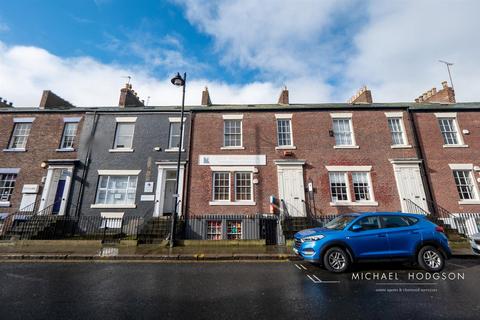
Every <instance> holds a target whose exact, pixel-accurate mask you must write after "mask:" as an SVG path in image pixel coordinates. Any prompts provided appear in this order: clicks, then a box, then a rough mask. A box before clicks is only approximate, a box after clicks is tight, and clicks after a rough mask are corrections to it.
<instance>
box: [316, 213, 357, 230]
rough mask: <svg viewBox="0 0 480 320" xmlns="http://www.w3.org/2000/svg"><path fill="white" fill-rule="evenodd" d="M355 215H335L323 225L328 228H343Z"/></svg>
mask: <svg viewBox="0 0 480 320" xmlns="http://www.w3.org/2000/svg"><path fill="white" fill-rule="evenodd" d="M355 218H356V216H349V215H343V216H340V217H336V218H335V219H333V220H332V221H330V222H328V223H327V224H325V225H324V226H323V227H324V228H327V229H330V230H343V229H345V227H346V226H347V225H348V224H349V223H350V222H351V221H352V220H353V219H355Z"/></svg>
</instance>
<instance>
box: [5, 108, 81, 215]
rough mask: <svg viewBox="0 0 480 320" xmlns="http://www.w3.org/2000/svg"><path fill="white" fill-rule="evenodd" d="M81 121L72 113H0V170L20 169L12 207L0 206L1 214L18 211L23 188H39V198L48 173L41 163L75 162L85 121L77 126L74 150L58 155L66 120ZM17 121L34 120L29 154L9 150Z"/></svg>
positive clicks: (28, 146)
mask: <svg viewBox="0 0 480 320" xmlns="http://www.w3.org/2000/svg"><path fill="white" fill-rule="evenodd" d="M66 117H77V118H81V117H82V114H81V113H71V112H65V111H60V112H52V111H51V110H50V111H45V112H42V111H37V112H31V113H28V112H8V113H7V112H1V113H0V168H19V169H20V171H19V173H18V175H17V178H16V181H15V188H14V191H13V194H12V196H11V199H10V206H9V207H0V212H1V213H11V212H14V211H17V210H18V209H19V206H20V202H21V199H22V187H23V186H24V185H25V184H37V185H39V186H40V190H39V192H38V195H39V196H40V195H41V193H42V186H43V181H42V178H43V177H45V176H46V174H47V167H45V168H42V167H41V165H42V162H46V163H47V162H48V161H49V160H53V159H71V160H73V159H76V158H77V152H76V150H77V147H78V141H79V135H80V131H81V127H82V121H80V122H79V123H78V127H77V134H76V140H75V142H74V148H75V151H71V152H58V151H56V150H57V149H58V148H59V146H60V141H61V139H62V134H63V129H64V125H65V122H64V118H66ZM14 118H34V120H33V123H32V126H31V131H30V134H29V137H28V140H27V144H26V148H25V149H26V151H24V152H12V151H7V150H6V149H8V146H9V141H10V138H11V135H12V131H13V128H14Z"/></svg>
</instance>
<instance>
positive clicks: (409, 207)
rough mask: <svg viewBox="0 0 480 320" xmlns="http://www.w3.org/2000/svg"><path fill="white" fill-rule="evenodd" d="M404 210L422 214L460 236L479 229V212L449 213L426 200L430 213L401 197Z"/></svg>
mask: <svg viewBox="0 0 480 320" xmlns="http://www.w3.org/2000/svg"><path fill="white" fill-rule="evenodd" d="M403 200H404V201H405V202H404V203H405V206H406V212H408V213H416V214H423V215H426V216H428V219H429V220H431V221H433V222H434V223H437V224H441V225H444V226H446V227H448V228H450V229H452V230H453V231H455V232H456V233H458V234H459V235H461V236H467V237H468V236H471V235H473V234H475V233H478V232H479V231H480V213H451V212H450V211H448V210H447V209H445V208H443V207H442V206H440V205H439V204H437V203H435V202H433V201H428V202H427V203H428V204H429V205H430V208H432V209H433V212H432V214H430V212H428V211H426V210H425V209H423V208H422V207H420V206H419V205H417V204H416V203H415V202H413V201H412V200H410V199H403Z"/></svg>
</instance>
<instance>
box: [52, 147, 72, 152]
mask: <svg viewBox="0 0 480 320" xmlns="http://www.w3.org/2000/svg"><path fill="white" fill-rule="evenodd" d="M55 151H57V152H73V151H75V149H73V148H64V149H56V150H55Z"/></svg>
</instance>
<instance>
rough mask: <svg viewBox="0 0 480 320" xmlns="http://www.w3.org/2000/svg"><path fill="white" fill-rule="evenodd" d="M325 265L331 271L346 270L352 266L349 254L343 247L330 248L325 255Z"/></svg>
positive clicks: (339, 271)
mask: <svg viewBox="0 0 480 320" xmlns="http://www.w3.org/2000/svg"><path fill="white" fill-rule="evenodd" d="M323 265H324V266H325V268H326V269H327V270H328V271H330V272H335V273H341V272H345V271H346V270H347V269H348V267H349V266H350V261H349V259H348V254H347V252H345V250H343V249H342V248H339V247H334V248H330V249H328V250H327V252H326V253H325V255H324V256H323Z"/></svg>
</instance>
